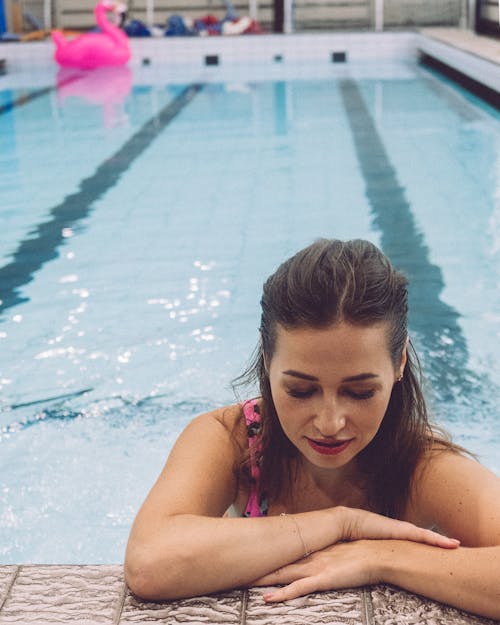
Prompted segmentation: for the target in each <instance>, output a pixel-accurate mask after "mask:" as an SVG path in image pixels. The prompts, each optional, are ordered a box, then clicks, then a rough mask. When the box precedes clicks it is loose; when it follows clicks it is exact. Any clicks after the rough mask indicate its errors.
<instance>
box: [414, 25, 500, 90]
mask: <svg viewBox="0 0 500 625" xmlns="http://www.w3.org/2000/svg"><path fill="white" fill-rule="evenodd" d="M416 44H417V48H418V50H419V51H420V52H421V53H423V54H427V55H428V56H430V57H432V58H435V59H436V60H438V61H440V62H441V63H444V64H445V65H448V66H449V67H451V68H452V69H454V70H456V71H458V72H460V73H462V74H465V76H468V77H469V78H471V79H472V80H475V81H476V82H478V83H481V84H482V85H485V86H486V87H488V88H489V89H493V90H494V91H497V92H500V41H497V40H494V39H491V38H489V37H481V36H479V35H475V34H474V33H470V32H468V31H463V30H460V29H458V28H456V29H454V28H450V29H446V28H428V29H424V30H422V31H421V33H420V35H419V37H418V39H417V42H416Z"/></svg>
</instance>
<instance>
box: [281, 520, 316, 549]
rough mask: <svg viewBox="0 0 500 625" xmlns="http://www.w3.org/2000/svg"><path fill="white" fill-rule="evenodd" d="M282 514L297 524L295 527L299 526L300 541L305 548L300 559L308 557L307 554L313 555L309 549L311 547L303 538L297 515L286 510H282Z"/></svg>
mask: <svg viewBox="0 0 500 625" xmlns="http://www.w3.org/2000/svg"><path fill="white" fill-rule="evenodd" d="M280 516H283V517H287V518H288V519H290V520H291V521H293V522H294V524H295V527H296V528H297V534H298V535H299V538H300V542H301V543H302V547H303V549H304V555H303V556H301V557H300V559H301V560H302V559H304V558H307V556H310V555H311V551H309V549H308V548H307V547H306V543H305V541H304V539H303V538H302V533H301V531H300V527H299V524H298V523H297V520H296V519H295V517H293V516H291V515H290V514H287V513H286V512H282V513H281V514H280Z"/></svg>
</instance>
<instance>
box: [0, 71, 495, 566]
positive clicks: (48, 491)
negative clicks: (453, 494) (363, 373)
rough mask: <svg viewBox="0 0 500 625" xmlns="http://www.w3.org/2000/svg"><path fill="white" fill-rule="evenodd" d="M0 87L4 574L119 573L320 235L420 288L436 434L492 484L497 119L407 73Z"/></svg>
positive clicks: (453, 91)
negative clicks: (465, 453)
mask: <svg viewBox="0 0 500 625" xmlns="http://www.w3.org/2000/svg"><path fill="white" fill-rule="evenodd" d="M217 72H219V73H217ZM2 80H3V82H0V89H1V91H0V110H1V112H2V113H1V114H0V146H1V149H0V162H1V165H0V181H1V182H0V218H1V220H2V229H1V232H0V250H1V254H2V256H1V265H2V266H1V267H0V288H1V295H0V299H1V300H2V304H1V306H2V308H1V313H0V385H1V389H0V390H1V404H0V406H1V412H0V428H1V429H0V463H1V466H0V528H1V530H0V535H1V539H0V561H2V562H3V563H22V562H40V563H50V562H59V563H66V562H70V563H80V562H81V563H86V562H92V563H100V562H119V561H121V560H122V558H123V552H124V548H125V543H126V539H127V535H128V530H129V527H130V523H131V521H132V519H133V517H134V514H135V512H136V510H137V508H138V506H139V505H140V503H141V501H142V499H143V498H144V496H145V494H146V491H147V489H148V488H149V487H150V486H151V484H152V482H153V480H154V479H155V477H156V475H157V474H158V472H159V470H160V469H161V466H162V465H163V462H164V460H165V458H166V455H167V453H168V450H169V449H170V446H171V445H172V442H173V441H174V439H175V437H176V435H177V433H178V432H179V430H180V429H181V428H182V427H183V426H184V425H185V424H186V423H187V421H188V420H189V419H191V418H192V417H193V416H194V415H195V414H197V413H199V412H201V411H204V410H208V409H211V408H212V407H214V406H217V405H221V404H224V403H226V402H232V401H233V400H234V398H233V393H232V391H231V389H230V384H229V383H230V380H231V379H232V378H233V377H235V376H236V375H237V374H238V373H239V372H241V370H242V369H243V367H244V365H245V363H246V360H247V358H248V357H249V355H250V352H251V350H252V349H253V346H254V344H255V343H256V340H257V327H258V314H259V306H258V300H259V295H260V289H261V285H262V281H263V279H264V278H265V277H266V276H267V275H268V274H269V273H270V272H271V271H272V270H273V268H274V267H275V266H276V265H277V264H278V263H279V262H281V260H283V259H284V258H285V257H286V256H288V255H289V254H290V253H291V252H293V251H295V250H296V249H298V248H300V247H301V246H303V245H305V244H307V243H309V242H311V241H312V240H314V239H315V238H316V237H318V236H327V237H330V236H334V237H339V238H351V237H362V238H368V239H370V240H372V241H374V242H375V243H376V244H379V245H380V246H381V247H382V248H383V249H384V250H385V252H386V253H387V254H388V255H389V256H390V257H391V258H392V259H393V261H394V262H395V263H396V264H397V265H398V266H399V267H400V268H401V269H403V270H404V271H406V272H407V273H408V274H409V276H410V277H411V279H412V292H411V303H412V317H411V332H412V337H413V339H414V341H415V343H416V345H417V347H418V348H419V349H420V352H421V355H422V360H423V361H424V364H425V365H426V366H427V372H428V375H429V378H430V382H431V383H432V385H433V389H434V391H433V393H432V397H433V407H434V412H435V413H436V414H437V415H438V416H439V421H440V422H442V423H444V424H445V425H446V426H447V427H448V428H449V429H450V430H451V431H452V432H453V433H454V434H455V436H456V438H457V439H458V442H460V443H462V444H465V445H467V446H468V447H469V448H470V449H471V450H472V451H474V452H476V453H478V454H480V456H481V457H482V459H483V461H484V462H485V463H486V464H487V465H488V466H489V467H491V468H492V469H493V470H495V471H496V472H499V469H500V465H499V464H498V454H497V449H498V444H499V442H500V426H499V419H498V406H499V405H500V387H499V385H498V381H497V380H498V379H499V378H500V350H499V348H500V314H499V312H498V311H499V310H500V290H499V288H498V286H499V284H500V187H499V180H500V118H499V115H498V113H496V112H494V111H493V110H492V109H490V108H488V106H487V105H484V104H482V103H480V102H479V101H477V100H476V99H475V98H474V97H472V96H470V95H469V94H467V93H465V92H463V91H461V90H460V88H458V87H456V86H454V85H452V84H450V83H449V82H447V81H446V80H441V79H439V78H438V77H436V75H435V74H433V73H431V72H429V71H427V70H425V69H424V68H421V67H418V66H417V65H415V64H411V63H400V64H395V63H377V64H376V65H375V64H373V63H372V64H369V63H368V64H366V63H359V64H356V63H352V64H349V65H348V66H336V65H333V64H328V65H327V64H318V63H316V64H315V65H306V64H302V65H294V66H290V65H288V66H287V67H286V68H283V69H282V68H280V66H279V63H278V64H275V65H274V66H272V67H267V66H266V67H264V66H262V67H261V68H260V69H259V70H258V71H257V70H256V68H255V67H252V68H245V67H243V66H241V67H235V68H233V69H232V70H231V71H229V72H228V71H226V70H223V68H222V69H221V70H220V71H219V70H218V69H217V68H212V69H210V70H208V69H203V70H200V69H193V70H192V71H191V72H190V75H189V80H186V73H184V76H182V75H180V74H179V73H177V74H175V73H167V72H164V73H162V71H161V69H160V70H158V68H152V67H147V66H145V67H143V68H135V69H134V70H133V72H132V71H130V70H128V69H126V68H122V69H121V70H118V71H116V72H109V71H107V72H106V71H104V72H99V73H95V74H93V75H91V76H87V77H81V76H76V77H75V76H74V75H71V74H69V75H68V74H67V73H66V74H63V73H61V74H60V75H59V76H57V75H56V73H55V70H54V69H53V68H48V69H47V70H46V71H45V72H42V73H41V74H40V73H39V74H37V85H36V87H32V88H30V87H28V88H27V87H26V86H25V85H24V84H23V82H22V76H21V77H19V76H16V77H12V78H9V77H4V79H2ZM56 82H58V83H59V89H58V90H56V89H54V88H53V87H54V85H55V83H56Z"/></svg>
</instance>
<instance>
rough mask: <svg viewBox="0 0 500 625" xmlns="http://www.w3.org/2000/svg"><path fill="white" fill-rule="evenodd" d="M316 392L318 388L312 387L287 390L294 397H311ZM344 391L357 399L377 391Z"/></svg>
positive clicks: (367, 397)
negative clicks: (304, 389) (305, 389)
mask: <svg viewBox="0 0 500 625" xmlns="http://www.w3.org/2000/svg"><path fill="white" fill-rule="evenodd" d="M315 392H316V389H310V390H307V391H297V390H294V389H289V390H288V391H287V394H288V395H290V397H293V398H294V399H308V398H309V397H312V395H314V393H315ZM344 393H345V394H346V395H348V396H349V397H351V398H352V399H354V400H356V401H364V400H366V399H371V398H372V397H373V396H374V395H375V391H373V390H370V391H365V392H364V393H355V392H354V391H349V390H347V389H346V390H345V391H344Z"/></svg>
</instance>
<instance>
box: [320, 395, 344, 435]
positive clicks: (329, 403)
mask: <svg viewBox="0 0 500 625" xmlns="http://www.w3.org/2000/svg"><path fill="white" fill-rule="evenodd" d="M345 424H346V415H345V412H344V409H343V407H342V405H341V402H338V401H337V400H336V399H335V398H333V397H323V401H322V403H321V405H320V406H318V411H317V414H316V417H315V419H314V426H315V427H316V429H317V430H318V432H319V434H321V436H323V437H325V438H327V437H332V438H333V437H335V436H337V434H339V432H341V431H342V430H343V429H344V428H345Z"/></svg>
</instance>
